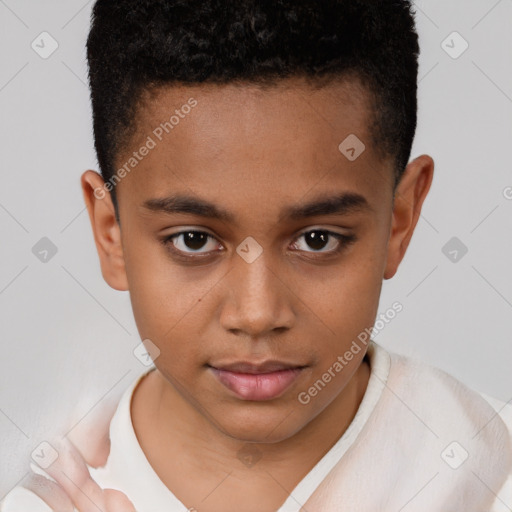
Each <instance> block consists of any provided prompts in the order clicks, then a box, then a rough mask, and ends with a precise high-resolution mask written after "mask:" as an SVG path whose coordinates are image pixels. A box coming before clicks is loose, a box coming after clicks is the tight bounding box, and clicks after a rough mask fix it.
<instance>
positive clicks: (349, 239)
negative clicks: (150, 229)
mask: <svg viewBox="0 0 512 512" xmlns="http://www.w3.org/2000/svg"><path fill="white" fill-rule="evenodd" d="M312 232H315V233H323V234H326V235H328V236H329V237H333V238H335V239H336V240H338V242H339V243H338V246H337V247H336V249H333V250H330V251H303V252H306V253H309V254H319V255H321V256H320V257H322V256H323V255H328V256H334V255H337V254H339V253H341V252H342V251H343V250H345V249H347V248H348V247H349V246H350V245H351V244H353V243H354V242H355V241H356V240H357V237H356V236H355V235H353V234H350V235H343V234H341V233H335V232H334V231H329V230H328V229H309V230H308V231H303V232H302V233H300V234H299V235H298V236H297V238H296V239H295V240H294V243H295V241H296V240H298V239H299V238H301V237H302V236H304V235H307V234H309V233H312ZM187 233H197V234H203V235H206V236H207V237H208V238H213V239H215V237H214V236H213V235H211V234H210V233H208V232H206V231H199V230H196V229H187V230H184V231H179V232H178V233H173V234H172V235H169V236H166V237H165V238H163V239H162V243H163V245H164V246H165V247H166V248H167V250H169V251H170V252H172V253H173V254H174V255H175V256H176V257H177V258H181V259H183V260H186V261H193V260H198V259H200V258H206V257H208V256H211V253H212V251H208V252H206V253H187V252H184V251H181V250H180V249H176V248H175V247H174V244H173V239H174V238H178V237H179V236H181V235H184V234H187ZM314 258H318V256H313V259H314Z"/></svg>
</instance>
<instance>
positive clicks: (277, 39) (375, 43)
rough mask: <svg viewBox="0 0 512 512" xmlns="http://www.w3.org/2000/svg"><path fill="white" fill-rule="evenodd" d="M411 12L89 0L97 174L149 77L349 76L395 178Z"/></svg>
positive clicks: (118, 145)
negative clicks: (362, 91)
mask: <svg viewBox="0 0 512 512" xmlns="http://www.w3.org/2000/svg"><path fill="white" fill-rule="evenodd" d="M414 15H415V12H413V11H412V6H411V1H409V0H97V1H96V3H95V4H94V7H93V10H92V17H91V29H90V32H89V36H88V40H87V60H88V66H89V85H90V91H91V101H92V112H93V128H94V142H95V148H96V154H97V158H98V163H99V166H100V170H101V173H102V176H103V178H104V180H105V181H108V180H109V179H110V178H111V177H112V176H113V174H114V173H115V161H116V157H117V156H118V154H119V151H120V150H122V149H123V148H124V146H125V145H126V144H127V143H128V142H129V139H130V137H131V136H132V135H133V134H134V133H136V131H137V126H136V114H137V108H138V105H139V102H140V99H141V97H142V94H143V93H144V92H145V91H147V90H149V89H150V88H151V87H153V86H157V87H158V86H165V85H172V84H176V85H178V84H179V85H186V84H190V85H192V84H194V85H197V84H201V83H208V82H209V83H217V84H229V83H247V82H249V83H252V84H256V85H258V84H259V85H264V84H269V83H270V84H272V83H279V80H283V79H285V78H294V77H297V78H306V79H308V81H309V80H310V79H312V80H316V81H318V82H319V83H320V82H321V79H322V78H327V79H331V78H334V79H337V80H339V79H343V78H346V77H350V76H355V77H356V78H358V79H359V80H360V82H361V83H362V84H363V85H364V86H365V88H366V89H367V91H368V94H369V98H371V105H372V108H371V112H370V114H371V119H372V122H371V126H370V127H369V130H370V133H371V139H372V143H373V144H374V147H375V149H376V150H377V151H378V153H379V154H380V155H386V156H389V157H391V158H392V159H393V164H394V185H395V187H396V185H397V184H398V182H399V181H400V178H401V176H402V174H403V171H404V169H405V166H406V165H407V162H408V160H409V157H410V152H411V146H412V143H413V139H414V134H415V131H416V115H417V97H416V96H417V74H418V55H419V44H418V35H417V33H416V29H415V20H414ZM340 142H341V141H340ZM111 194H112V199H113V202H114V205H115V208H116V214H117V201H116V196H115V191H114V190H112V192H111Z"/></svg>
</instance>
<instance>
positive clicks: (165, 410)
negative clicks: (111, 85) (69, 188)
mask: <svg viewBox="0 0 512 512" xmlns="http://www.w3.org/2000/svg"><path fill="white" fill-rule="evenodd" d="M191 97H193V98H194V99H195V100H197V102H198V103H197V106H195V107H194V108H193V109H192V110H191V112H190V113H189V114H188V115H186V116H184V118H183V119H180V122H179V124H178V125H176V126H174V128H173V130H172V132H170V133H169V134H164V137H163V139H162V141H161V142H159V141H158V140H157V139H155V140H156V141H157V142H158V143H157V145H156V147H155V148H154V149H152V150H151V151H150V152H149V154H148V155H147V156H145V157H144V158H143V159H142V160H141V161H140V162H139V163H138V164H137V166H136V168H135V169H134V170H132V171H131V172H130V173H129V174H128V175H126V177H125V178H123V179H122V180H121V182H120V183H119V184H118V185H117V186H116V194H117V198H118V202H119V215H120V224H119V223H118V222H117V221H116V218H115V215H114V208H113V204H112V200H111V197H110V195H109V194H106V195H105V197H103V198H102V199H99V198H98V197H96V195H95V194H94V191H95V190H98V188H99V187H102V185H103V180H102V178H101V176H100V175H99V174H97V173H96V172H94V171H86V172H85V173H84V174H83V176H82V180H81V184H82V188H83V193H84V197H85V201H86V204H87V208H88V212H89V216H90V220H91V224H92V228H93V232H94V238H95V243H96V247H97V250H98V254H99V258H100V263H101V270H102V274H103V277H104V279H105V280H106V282H107V283H108V284H109V285H110V286H111V287H112V288H114V289H116V290H127V291H129V292H130V298H131V302H132V307H133V312H134V316H135V320H136V323H137V327H138V330H139V333H140V336H141V339H150V340H151V341H152V342H153V343H154V344H155V345H156V346H157V347H158V348H159V350H160V355H159V356H158V357H157V358H156V359H155V365H156V367H157V370H156V371H154V372H151V373H150V374H149V375H148V376H147V377H145V378H144V379H143V380H142V381H141V383H140V384H139V386H138V387H137V389H136V391H135V394H134V397H133V401H132V419H133V424H134V428H135V431H136V434H137V437H138V439H139V442H140V444H141V446H142V449H143V450H144V452H145V454H146V456H147V458H148V460H149V462H150V464H151V465H152V467H153V468H154V469H155V471H156V473H157V474H158V475H159V477H160V479H161V480H162V481H163V482H164V483H165V484H166V485H167V486H168V487H169V488H170V489H171V491H172V492H173V493H174V494H175V495H176V496H177V497H178V499H180V500H181V501H182V502H183V503H184V504H185V505H186V506H187V507H195V508H196V509H197V510H198V511H205V512H210V511H220V510H222V511H225V512H226V511H227V512H229V511H231V510H233V511H234V510H240V509H243V510H247V511H256V510H257V511H259V512H261V511H267V510H268V511H271V510H276V509H277V508H279V506H280V505H281V504H282V503H283V502H284V501H285V500H286V498H287V497H288V494H289V492H291V490H292V489H293V488H294V487H295V486H296V485H297V484H298V483H299V482H300V480H301V479H302V478H303V477H304V476H305V475H306V474H307V473H308V472H309V471H310V470H311V469H312V467H313V466H314V465H315V464H316V463H317V462H318V461H319V460H320V459H321V458H322V456H323V455H324V454H325V453H326V452H327V451H328V450H329V448H330V447H331V446H332V445H333V444H334V443H335V442H336V441H337V440H338V439H339V437H340V436H341V435H342V434H343V433H344V432H345V430H346V428H347V427H348V425H349V424H350V422H351V421H352V419H353V417H354V415H355V413H356V411H357V408H358V407H359V404H360V402H361V400H362V398H363V396H364V392H365V390H366V387H367V383H368V378H369V374H370V369H369V366H368V363H367V361H366V359H364V355H365V350H361V352H360V353H359V354H357V355H356V356H354V358H353V359H352V361H350V363H349V364H348V365H347V366H345V367H344V368H343V370H342V371H341V372H339V373H338V374H337V375H336V377H335V378H334V379H332V381H331V382H330V383H329V384H328V385H327V386H326V387H325V388H324V389H323V390H322V391H321V392H320V393H318V395H317V396H315V397H314V398H312V399H311V401H310V402H309V403H308V404H306V405H304V404H302V403H300V402H299V401H298V399H297V396H298V394H299V393H300V392H302V391H307V390H308V388H310V386H312V384H313V383H314V382H315V381H317V380H318V379H319V378H321V376H322V374H323V373H324V372H326V371H327V370H328V368H329V367H332V365H333V363H334V362H335V361H336V359H337V357H338V356H339V355H342V354H343V353H344V352H345V351H346V350H347V349H348V348H349V347H350V345H351V344H352V341H353V340H355V339H356V338H357V336H358V334H359V333H361V332H362V331H363V330H364V329H365V328H370V327H371V326H372V325H373V323H374V321H375V317H376V314H377V309H378V305H379V297H380V292H381V286H382V280H383V279H390V278H391V277H393V276H394V274H395V273H396V271H397V268H398V266H399V264H400V262H401V261H402V258H403V257H404V254H405V252H406V250H407V247H408V245H409V242H410V240H411V237H412V234H413V232H414V229H415V227H416V224H417V221H418V218H419V215H420V213H421V207H422V204H423V201H424V199H425V197H426V195H427V193H428V191H429V188H430V185H431V182H432V177H433V170H434V163H433V160H432V158H431V157H429V156H428V155H421V156H419V157H418V158H416V159H414V160H412V161H411V162H410V163H409V164H408V166H407V169H406V172H405V175H404V176H403V178H402V180H401V182H400V183H399V185H398V188H397V190H396V191H395V197H394V202H393V172H392V164H393V163H392V161H391V159H389V158H383V157H382V156H381V155H379V154H377V152H376V151H375V148H374V147H373V146H372V140H371V137H370V133H369V132H368V126H370V121H371V120H370V119H369V114H368V113H369V112H370V104H369V102H368V97H367V95H366V91H365V89H364V88H362V87H361V86H360V85H359V83H358V82H356V81H355V80H354V79H352V80H350V81H344V82H336V83H332V84H330V85H327V86H325V87H324V88H322V89H319V90H315V89H313V88H312V87H310V86H309V85H308V84H307V83H305V82H303V81H302V80H300V79H292V80H287V81H283V82H281V83H280V85H279V86H278V87H274V88H271V89H268V90H265V91H262V90H261V89H259V88H257V87H255V86H243V87H242V86H235V85H229V86H214V85H208V86H206V85H201V86H194V87H191V86H188V87H185V86H180V87H178V86H175V87H167V88H161V89H158V90H156V91H154V93H153V94H151V95H150V94H148V95H146V97H145V101H144V102H143V104H142V106H143V108H141V109H140V111H139V112H138V114H137V133H136V134H135V135H134V136H132V138H131V141H130V144H128V145H127V147H126V149H125V150H123V151H121V153H120V154H119V155H118V158H117V161H116V164H117V165H118V166H119V167H121V166H122V165H123V164H124V163H125V162H126V161H127V159H128V158H129V157H130V156H131V154H132V152H133V151H134V150H137V149H138V148H140V146H141V145H142V144H143V143H144V142H145V141H146V139H147V137H148V135H151V134H152V132H153V130H154V129H155V128H156V127H157V126H159V125H160V123H161V122H163V121H165V120H168V119H169V117H170V113H171V114H172V113H173V112H174V110H175V109H179V108H180V107H181V106H182V105H183V104H185V103H186V102H187V100H188V99H189V98H191ZM352 133H353V134H356V135H357V137H358V138H359V139H360V140H361V141H363V143H364V144H365V146H366V149H365V151H364V152H363V153H362V154H361V155H360V156H359V157H358V158H357V159H356V160H355V161H349V160H348V159H347V158H346V157H345V156H344V155H343V154H341V152H340V151H339V150H338V145H339V144H340V142H341V141H343V140H344V139H345V138H346V137H347V136H348V135H349V134H352ZM334 192H336V193H338V194H341V193H344V192H353V193H357V194H360V195H362V196H364V198H366V200H367V202H368V204H369V205H370V208H369V209H368V210H361V211H354V212H352V213H346V214H343V215H335V214H323V215H317V216H314V217H309V218H306V219H301V220H291V219H286V218H284V219H281V218H280V216H281V214H282V213H283V211H284V209H285V208H286V207H288V206H298V205H301V204H304V203H306V202H310V201H313V200H314V199H318V197H320V196H322V195H326V194H328V195H331V194H333V193H334ZM174 193H183V194H185V193H186V194H187V195H190V196H194V197H196V198H200V199H202V200H206V201H209V202H211V203H214V204H215V205H216V206H218V207H219V208H222V209H224V210H227V211H228V212H229V213H230V214H231V215H232V216H233V221H226V220H216V219H211V218H205V217H201V216H198V215H195V214H190V213H172V214H170V213H165V212H158V211H151V210H150V209H148V208H145V207H144V203H145V202H146V201H147V200H149V199H153V198H164V197H166V196H168V195H171V194H174ZM191 228H192V230H195V231H202V232H206V233H207V234H209V235H211V238H208V239H207V240H206V241H205V243H204V245H203V247H202V248H199V249H196V252H195V253H194V249H193V247H196V246H192V247H189V246H187V245H186V244H185V243H184V240H183V237H179V238H178V237H177V238H175V239H174V244H175V245H173V242H172V240H170V241H168V242H167V245H165V244H164V243H163V242H162V240H163V239H164V238H165V237H166V236H167V237H168V236H170V235H172V234H177V233H179V232H180V231H186V230H187V229H189V230H190V229H191ZM313 228H316V231H318V230H324V231H325V230H328V231H331V232H334V233H339V234H345V235H354V236H355V241H353V242H352V243H346V242H343V241H340V242H338V241H337V240H336V238H333V237H331V238H328V239H327V242H326V244H325V247H323V248H322V247H321V246H316V245H308V238H307V237H306V236H303V235H304V233H305V232H306V233H307V232H310V231H314V230H315V229H313ZM248 236H250V237H252V238H254V239H255V240H256V241H257V242H258V244H259V245H260V246H261V248H262V251H263V252H262V253H261V255H260V256H259V257H258V258H257V259H256V260H255V261H253V262H252V263H247V262H246V261H245V260H244V259H242V258H241V257H240V256H239V254H238V253H237V252H236V248H237V247H238V246H239V245H240V244H241V242H242V241H244V239H245V238H246V237H248ZM337 247H342V249H341V251H340V252H339V253H338V254H333V250H334V249H336V248H337ZM170 248H174V249H175V250H176V251H178V252H179V250H181V251H183V252H182V254H183V257H182V258H181V259H180V258H178V257H177V256H175V253H173V252H172V250H171V249H170ZM197 250H199V251H202V252H203V253H208V255H207V256H206V257H204V258H201V257H198V256H197ZM187 251H188V252H187ZM329 251H330V252H331V254H329ZM187 255H188V256H190V255H192V256H193V257H195V259H192V258H188V259H187ZM194 262H195V263H194ZM363 348H364V347H363ZM267 359H278V360H281V361H287V362H290V363H294V364H297V365H305V366H306V368H305V369H304V370H302V372H301V374H300V375H299V377H298V378H297V380H296V381H295V382H294V383H293V385H292V386H291V387H290V388H288V389H287V390H286V391H285V393H284V394H282V395H281V396H279V397H278V398H275V399H272V400H268V401H262V402H256V401H251V400H243V399H241V398H239V397H236V396H234V395H233V394H231V393H230V392H228V390H227V389H226V388H225V387H224V386H223V385H221V384H220V383H219V382H218V380H217V379H216V378H215V377H214V376H213V374H212V372H211V370H210V369H209V368H208V367H207V366H206V365H207V364H211V365H215V364H221V363H230V362H235V361H242V360H245V361H256V362H259V361H264V360H267ZM248 444H249V445H250V446H252V447H255V448H256V450H257V451H258V453H259V454H260V455H261V458H260V459H259V460H258V461H257V463H256V464H255V465H253V466H251V467H247V466H245V465H244V464H243V463H242V462H241V460H240V459H239V457H238V452H239V450H240V449H241V448H243V447H245V446H247V445H248Z"/></svg>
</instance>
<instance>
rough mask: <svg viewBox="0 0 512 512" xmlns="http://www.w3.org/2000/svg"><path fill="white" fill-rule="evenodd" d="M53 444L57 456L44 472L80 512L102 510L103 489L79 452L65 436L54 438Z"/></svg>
mask: <svg viewBox="0 0 512 512" xmlns="http://www.w3.org/2000/svg"><path fill="white" fill-rule="evenodd" d="M50 444H51V443H50ZM53 444H54V445H55V446H54V448H55V449H56V450H57V453H58V457H57V459H56V460H55V461H54V462H53V464H51V465H50V466H48V467H47V468H44V469H45V471H46V473H48V474H49V475H50V476H51V477H52V478H53V479H54V480H56V482H57V483H58V484H59V485H60V486H61V487H62V489H63V490H64V492H65V493H66V494H67V495H68V496H69V498H70V499H71V502H72V503H73V505H74V506H75V507H76V508H77V509H78V510H79V511H80V512H98V510H103V502H104V496H103V491H102V489H101V488H100V486H99V485H98V484H97V483H96V482H95V481H94V480H93V479H92V477H91V475H90V473H89V470H88V468H87V466H86V464H85V461H84V459H83V458H82V456H81V454H80V452H79V451H78V450H77V449H76V448H75V447H74V446H73V444H72V443H71V442H70V441H69V440H68V439H67V438H65V437H64V438H60V439H55V440H54V441H53Z"/></svg>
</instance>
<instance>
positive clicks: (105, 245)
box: [80, 171, 128, 291]
mask: <svg viewBox="0 0 512 512" xmlns="http://www.w3.org/2000/svg"><path fill="white" fill-rule="evenodd" d="M80 182H81V185H82V192H83V194H84V200H85V204H86V206H87V211H88V212H89V219H90V221H91V226H92V231H93V234H94V242H95V243H96V249H97V251H98V255H99V257H100V265H101V273H102V275H103V279H105V281H106V282H107V283H108V284H109V285H110V286H111V287H112V288H114V289H115V290H120V291H126V290H128V280H127V278H126V269H125V264H124V256H123V247H122V244H121V228H120V226H119V223H118V222H117V219H116V216H115V211H114V204H113V203H112V198H111V196H110V192H109V191H108V190H107V189H106V188H105V182H104V181H103V178H102V177H101V175H99V174H98V173H97V172H95V171H85V172H84V173H83V174H82V177H81V180H80Z"/></svg>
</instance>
